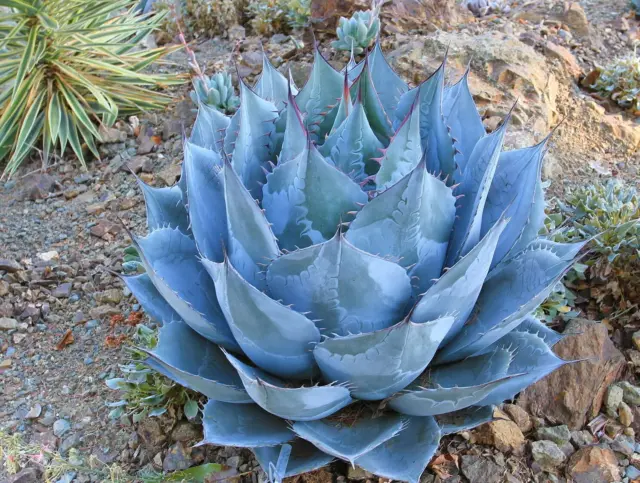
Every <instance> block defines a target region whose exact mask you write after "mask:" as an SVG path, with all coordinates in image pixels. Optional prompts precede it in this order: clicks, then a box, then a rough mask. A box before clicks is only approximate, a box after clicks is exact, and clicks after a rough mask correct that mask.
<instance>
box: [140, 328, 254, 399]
mask: <svg viewBox="0 0 640 483" xmlns="http://www.w3.org/2000/svg"><path fill="white" fill-rule="evenodd" d="M158 337H159V339H158V345H157V346H156V347H155V349H153V350H146V349H140V350H142V351H143V352H145V353H146V354H147V355H148V358H147V359H146V360H145V363H146V364H147V365H148V366H150V367H151V368H152V369H154V370H156V371H158V372H159V373H160V374H163V375H165V376H166V377H168V378H169V379H172V380H174V381H176V382H177V383H178V384H180V385H182V386H185V387H188V388H189V389H193V390H194V391H198V392H199V393H202V394H204V395H205V396H207V397H208V398H209V399H214V400H216V401H224V402H229V403H250V402H253V400H252V399H251V397H250V396H249V395H248V394H247V392H246V391H245V390H244V388H243V387H242V381H241V380H240V377H239V376H238V373H237V372H236V370H235V369H234V368H233V366H232V365H231V364H229V361H227V358H226V357H225V356H224V354H223V353H222V351H221V350H220V348H219V347H218V346H217V345H215V344H212V343H211V342H209V341H208V340H206V339H203V338H202V337H200V336H199V335H198V334H196V333H195V332H194V331H193V330H191V329H190V328H189V326H187V325H186V324H185V323H184V322H182V321H173V322H167V323H165V324H164V325H163V326H162V327H161V328H160V331H159V333H158ZM186 347H188V350H185V348H186Z"/></svg>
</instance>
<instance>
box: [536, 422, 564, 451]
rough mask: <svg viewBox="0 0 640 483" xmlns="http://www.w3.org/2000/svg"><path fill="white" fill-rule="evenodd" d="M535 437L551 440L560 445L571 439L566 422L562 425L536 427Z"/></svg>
mask: <svg viewBox="0 0 640 483" xmlns="http://www.w3.org/2000/svg"><path fill="white" fill-rule="evenodd" d="M536 439H538V440H548V441H553V442H554V443H556V444H557V445H559V446H562V445H563V444H565V443H566V442H568V441H569V440H570V439H571V431H569V427H568V426H567V425H566V424H563V425H562V426H548V427H546V428H538V429H537V430H536Z"/></svg>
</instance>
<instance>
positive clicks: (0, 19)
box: [0, 0, 183, 178]
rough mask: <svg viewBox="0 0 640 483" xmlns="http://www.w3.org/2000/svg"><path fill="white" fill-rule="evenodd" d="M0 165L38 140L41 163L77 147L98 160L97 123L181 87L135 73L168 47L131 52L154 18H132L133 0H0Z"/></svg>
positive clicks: (160, 100) (15, 162)
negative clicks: (170, 87) (165, 89)
mask: <svg viewBox="0 0 640 483" xmlns="http://www.w3.org/2000/svg"><path fill="white" fill-rule="evenodd" d="M0 7H9V10H8V11H7V12H4V11H3V12H2V13H1V14H0V161H2V160H4V159H8V163H7V166H6V168H5V170H4V173H3V175H2V177H3V178H4V177H7V176H10V175H11V174H13V173H14V172H15V170H16V169H17V168H18V166H19V165H20V163H21V162H22V161H23V160H24V159H25V158H26V156H27V155H28V154H29V153H30V152H31V151H32V149H33V148H34V146H35V144H36V143H37V142H38V141H39V140H40V139H41V140H42V141H41V142H42V144H41V146H42V151H43V158H44V159H45V160H46V159H47V157H48V155H49V154H50V153H52V152H53V150H54V149H55V148H56V147H58V148H59V149H60V152H61V153H62V152H64V150H65V148H66V146H71V148H72V149H73V151H74V153H75V154H76V156H77V157H78V159H79V160H80V161H81V162H82V164H84V160H85V156H84V152H83V144H86V147H87V148H88V150H89V151H91V152H92V153H93V154H94V155H95V156H96V157H98V158H99V157H100V156H99V153H98V149H97V147H96V143H95V139H99V138H100V134H99V131H98V128H97V125H98V124H100V123H102V124H104V125H107V126H109V125H111V124H113V123H114V122H115V120H116V118H117V117H118V116H119V115H123V114H127V113H133V112H138V111H144V110H148V109H156V108H158V107H162V106H164V105H166V104H167V103H168V102H170V100H171V97H170V96H168V95H166V94H163V93H160V92H157V91H153V90H151V89H150V88H152V87H156V86H158V85H169V84H176V83H179V82H183V81H182V80H181V79H180V78H179V77H177V76H174V75H162V74H148V73H144V72H142V71H143V70H144V69H145V68H146V67H148V66H149V65H151V64H152V63H154V62H156V61H157V60H158V59H160V58H161V57H162V56H164V55H165V54H167V53H168V52H170V51H171V50H172V49H173V48H159V49H150V50H140V49H138V45H139V42H140V41H141V40H142V39H143V38H144V37H145V36H146V35H147V34H148V33H150V32H152V31H153V30H154V29H155V28H156V27H157V25H158V22H159V21H160V20H161V17H160V16H148V15H146V16H145V15H139V13H138V10H137V2H135V1H133V0H117V1H111V0H0Z"/></svg>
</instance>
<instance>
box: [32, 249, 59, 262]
mask: <svg viewBox="0 0 640 483" xmlns="http://www.w3.org/2000/svg"><path fill="white" fill-rule="evenodd" d="M37 257H38V258H39V259H40V260H42V261H44V262H51V261H54V260H60V254H59V253H58V252H57V251H55V250H51V251H48V252H43V253H38V255H37Z"/></svg>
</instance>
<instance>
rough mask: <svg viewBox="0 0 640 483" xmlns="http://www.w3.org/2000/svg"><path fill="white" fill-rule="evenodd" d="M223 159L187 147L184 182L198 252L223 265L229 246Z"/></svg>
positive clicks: (197, 148) (185, 150)
mask: <svg viewBox="0 0 640 483" xmlns="http://www.w3.org/2000/svg"><path fill="white" fill-rule="evenodd" d="M223 165H224V163H223V161H222V158H221V157H220V156H219V155H218V154H217V153H216V152H214V151H211V150H208V149H205V148H201V147H198V146H196V145H194V144H192V143H190V142H187V143H185V145H184V161H183V166H184V170H185V172H184V179H185V183H186V193H187V197H188V198H189V199H190V200H191V202H190V203H189V205H188V212H189V220H190V222H191V230H192V231H193V233H194V239H195V242H196V246H197V247H198V251H199V252H200V254H202V255H203V256H204V257H206V258H209V259H211V260H216V261H220V260H222V258H223V253H224V247H225V246H226V244H227V243H228V241H227V240H228V236H227V234H228V226H227V212H226V206H225V205H226V202H225V196H224V179H223V178H222V176H221V174H220V172H221V170H222V166H223Z"/></svg>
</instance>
